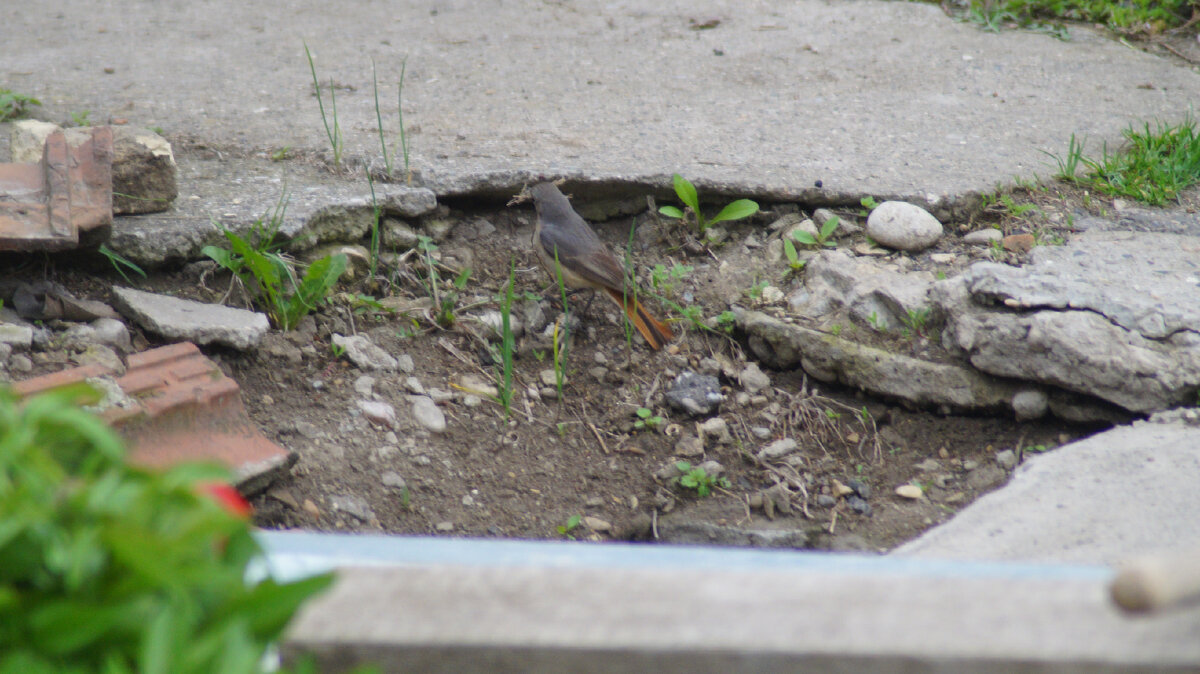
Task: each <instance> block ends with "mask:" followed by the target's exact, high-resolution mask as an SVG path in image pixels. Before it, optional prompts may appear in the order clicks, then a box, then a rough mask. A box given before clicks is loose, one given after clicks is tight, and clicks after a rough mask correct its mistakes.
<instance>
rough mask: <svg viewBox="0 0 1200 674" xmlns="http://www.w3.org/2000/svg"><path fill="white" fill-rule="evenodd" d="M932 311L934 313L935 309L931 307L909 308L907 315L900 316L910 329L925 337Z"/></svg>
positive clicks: (901, 320)
mask: <svg viewBox="0 0 1200 674" xmlns="http://www.w3.org/2000/svg"><path fill="white" fill-rule="evenodd" d="M931 313H933V310H932V309H930V308H929V307H922V308H920V309H909V310H908V313H907V314H906V315H904V316H902V317H900V322H901V323H904V325H905V326H907V327H908V329H909V330H912V331H913V332H914V333H916V334H918V335H921V336H922V337H924V336H925V328H926V327H927V326H928V325H929V316H930V314H931Z"/></svg>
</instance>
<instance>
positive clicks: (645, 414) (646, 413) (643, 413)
mask: <svg viewBox="0 0 1200 674" xmlns="http://www.w3.org/2000/svg"><path fill="white" fill-rule="evenodd" d="M650 414H651V412H650V410H649V409H647V408H645V407H639V408H638V409H637V415H638V416H639V417H641V418H643V419H649V418H650Z"/></svg>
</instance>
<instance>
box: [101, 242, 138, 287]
mask: <svg viewBox="0 0 1200 674" xmlns="http://www.w3.org/2000/svg"><path fill="white" fill-rule="evenodd" d="M96 251H97V252H98V253H100V254H101V255H103V256H104V257H106V258H108V261H109V262H110V263H112V266H113V269H116V270H117V273H118V274H120V275H121V278H123V279H125V282H126V283H129V284H131V285H132V284H133V281H131V280H130V279H129V276H128V275H126V274H125V270H126V269H128V270H130V271H132V272H134V273H135V274H137V275H139V276H141V277H142V278H146V272H145V271H143V270H142V268H141V267H139V266H137V265H136V264H135V263H133V262H131V261H130V260H128V259H126V258H125V257H124V256H123V255H121V254H120V253H118V252H117V251H115V250H113V249H112V248H109V247H108V244H106V243H102V244H100V247H99V248H97V249H96Z"/></svg>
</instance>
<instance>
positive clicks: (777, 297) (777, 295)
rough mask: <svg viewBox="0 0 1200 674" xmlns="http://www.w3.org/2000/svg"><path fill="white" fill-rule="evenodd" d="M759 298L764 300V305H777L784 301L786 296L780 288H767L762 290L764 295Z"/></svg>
mask: <svg viewBox="0 0 1200 674" xmlns="http://www.w3.org/2000/svg"><path fill="white" fill-rule="evenodd" d="M759 297H760V298H762V302H763V304H777V303H779V302H782V301H783V297H784V295H783V291H782V290H780V289H779V288H776V287H775V286H767V287H765V288H763V289H762V294H761V295H759Z"/></svg>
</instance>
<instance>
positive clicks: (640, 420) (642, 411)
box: [633, 407, 666, 431]
mask: <svg viewBox="0 0 1200 674" xmlns="http://www.w3.org/2000/svg"><path fill="white" fill-rule="evenodd" d="M635 413H636V414H637V421H634V422H633V427H634V428H635V429H637V430H639V431H640V430H643V429H650V430H652V431H654V430H658V428H659V427H661V426H662V425H663V424H664V423H666V422H665V421H664V420H663V418H662V417H660V416H658V415H656V414H654V412H653V411H652V410H651V409H650V408H648V407H639V408H637V410H636V412H635Z"/></svg>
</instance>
